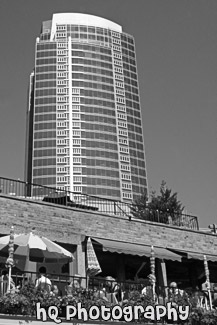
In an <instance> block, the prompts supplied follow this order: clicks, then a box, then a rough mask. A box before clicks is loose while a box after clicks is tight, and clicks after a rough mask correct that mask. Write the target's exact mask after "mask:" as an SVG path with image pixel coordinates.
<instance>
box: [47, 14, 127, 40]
mask: <svg viewBox="0 0 217 325" xmlns="http://www.w3.org/2000/svg"><path fill="white" fill-rule="evenodd" d="M61 24H63V25H64V24H65V25H67V24H69V25H86V26H96V27H102V28H107V29H111V30H114V31H116V32H119V33H122V26H120V25H118V24H116V23H114V22H112V21H110V20H108V19H105V18H101V17H98V16H93V15H87V14H79V13H59V14H53V19H52V27H51V40H53V38H54V35H55V33H56V25H61Z"/></svg>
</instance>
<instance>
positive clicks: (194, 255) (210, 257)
mask: <svg viewBox="0 0 217 325" xmlns="http://www.w3.org/2000/svg"><path fill="white" fill-rule="evenodd" d="M204 255H206V259H207V261H211V262H217V256H216V255H207V254H200V253H189V252H187V258H188V259H194V260H204Z"/></svg>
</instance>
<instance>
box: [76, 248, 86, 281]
mask: <svg viewBox="0 0 217 325" xmlns="http://www.w3.org/2000/svg"><path fill="white" fill-rule="evenodd" d="M77 271H78V274H80V275H81V276H82V277H85V276H86V263H85V248H84V245H83V244H82V243H80V244H78V245H77Z"/></svg>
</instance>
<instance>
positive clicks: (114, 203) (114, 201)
mask: <svg viewBox="0 0 217 325" xmlns="http://www.w3.org/2000/svg"><path fill="white" fill-rule="evenodd" d="M114 214H116V202H115V201H114Z"/></svg>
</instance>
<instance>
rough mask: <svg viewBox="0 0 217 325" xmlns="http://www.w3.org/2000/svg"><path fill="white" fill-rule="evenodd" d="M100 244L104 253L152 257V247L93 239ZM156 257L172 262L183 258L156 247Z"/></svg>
mask: <svg viewBox="0 0 217 325" xmlns="http://www.w3.org/2000/svg"><path fill="white" fill-rule="evenodd" d="M92 239H93V240H95V241H96V242H98V243H99V244H101V245H102V246H103V251H108V252H111V253H118V254H129V255H138V256H148V257H149V256H150V255H151V245H150V246H149V245H139V244H132V243H126V242H120V241H115V240H108V239H98V238H92ZM154 253H155V257H156V258H159V259H165V260H172V261H179V262H181V260H182V256H180V255H178V254H176V253H173V252H171V251H169V250H168V249H166V248H159V247H155V246H154Z"/></svg>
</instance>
